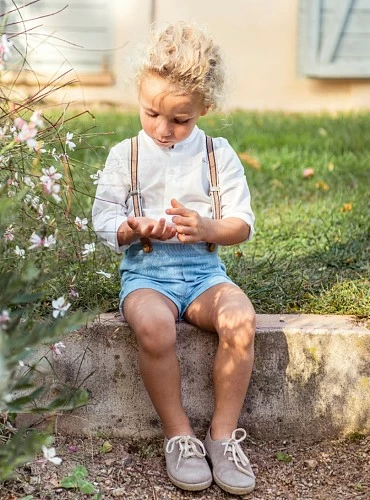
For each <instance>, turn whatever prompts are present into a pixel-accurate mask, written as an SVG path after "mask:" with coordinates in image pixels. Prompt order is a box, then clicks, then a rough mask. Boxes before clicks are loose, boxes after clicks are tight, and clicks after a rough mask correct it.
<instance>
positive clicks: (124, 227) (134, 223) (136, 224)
mask: <svg viewBox="0 0 370 500" xmlns="http://www.w3.org/2000/svg"><path fill="white" fill-rule="evenodd" d="M175 234H176V226H175V225H173V224H171V223H170V224H169V223H166V220H165V219H159V221H156V220H154V219H150V218H149V217H128V218H127V221H125V222H123V223H122V224H121V225H120V226H119V228H118V231H117V239H118V244H119V245H129V244H130V243H132V242H133V241H135V240H139V239H140V238H151V239H155V240H160V241H165V240H169V239H171V238H173V237H174V236H175Z"/></svg>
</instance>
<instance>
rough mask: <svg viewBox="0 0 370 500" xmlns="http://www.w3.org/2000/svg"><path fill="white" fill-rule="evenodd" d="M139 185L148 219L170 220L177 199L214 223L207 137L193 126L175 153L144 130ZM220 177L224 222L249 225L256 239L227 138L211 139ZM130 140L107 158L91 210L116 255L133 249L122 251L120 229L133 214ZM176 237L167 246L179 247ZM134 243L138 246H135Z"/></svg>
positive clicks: (97, 228) (241, 171) (245, 191)
mask: <svg viewBox="0 0 370 500" xmlns="http://www.w3.org/2000/svg"><path fill="white" fill-rule="evenodd" d="M138 143H139V153H138V181H139V185H140V189H141V194H142V208H143V214H144V216H145V217H150V218H153V219H156V220H158V219H160V218H161V217H163V218H165V219H166V220H168V221H171V219H172V216H170V215H167V214H166V213H165V210H166V209H167V208H171V199H172V198H176V199H177V201H178V202H180V203H181V204H182V205H184V206H185V207H187V208H189V209H191V210H196V211H197V212H198V213H199V215H200V216H201V217H209V218H212V203H211V199H210V194H209V193H210V181H209V166H208V159H207V148H206V138H205V134H204V132H203V131H202V130H200V129H199V128H198V127H195V128H194V130H193V131H192V133H191V134H190V136H189V137H188V138H187V139H185V140H184V141H182V142H179V143H177V144H175V146H173V147H172V148H167V147H160V146H158V145H157V144H155V142H154V141H153V140H152V139H151V138H150V137H149V136H148V135H147V134H146V133H145V132H144V131H143V130H141V131H140V132H139V138H138ZM213 145H214V150H215V158H216V166H217V171H218V177H219V186H220V199H221V218H222V219H224V218H226V217H238V218H240V219H242V220H243V221H245V222H246V223H247V224H248V225H249V226H250V235H249V239H250V238H251V236H252V234H253V224H254V214H253V211H252V209H251V204H250V192H249V188H248V184H247V181H246V178H245V175H244V168H243V165H242V164H241V162H240V160H239V158H238V156H237V154H236V153H235V151H234V150H233V149H232V147H231V146H230V144H229V143H228V141H227V140H226V139H223V138H221V137H217V138H214V139H213ZM130 148H131V144H130V139H125V140H124V141H122V142H120V143H119V144H117V145H116V146H114V147H113V148H112V149H111V150H110V152H109V155H108V158H107V161H106V164H105V168H104V170H103V173H102V174H101V176H100V178H99V181H98V187H97V191H96V197H95V201H94V205H93V210H92V220H93V226H94V229H95V231H96V233H97V234H98V235H99V237H100V238H101V239H102V240H103V242H104V243H105V244H107V245H108V246H110V247H111V248H112V249H113V250H115V251H116V252H117V253H119V252H123V251H124V250H126V249H127V248H128V247H129V246H130V245H122V246H119V244H118V241H117V231H118V228H119V226H120V225H121V224H122V223H123V222H125V221H126V220H127V217H128V216H129V215H134V209H133V203H132V198H131V196H130V194H129V193H130V185H131V178H130ZM178 242H179V241H178V239H177V237H174V238H172V239H171V240H168V241H166V243H178ZM133 243H134V242H133Z"/></svg>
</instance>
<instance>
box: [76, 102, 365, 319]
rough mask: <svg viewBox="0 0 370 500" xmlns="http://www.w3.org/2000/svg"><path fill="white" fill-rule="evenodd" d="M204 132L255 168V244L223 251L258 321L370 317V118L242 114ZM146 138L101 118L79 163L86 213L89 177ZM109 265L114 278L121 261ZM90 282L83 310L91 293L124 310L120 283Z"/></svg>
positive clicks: (125, 118)
mask: <svg viewBox="0 0 370 500" xmlns="http://www.w3.org/2000/svg"><path fill="white" fill-rule="evenodd" d="M76 125H77V126H76ZM91 125H92V124H91V120H90V121H88V120H87V119H86V118H84V119H82V120H80V121H78V122H74V127H75V131H76V132H82V131H85V130H87V129H88V128H89V127H91ZM200 127H201V128H203V129H204V130H205V131H206V132H207V133H209V134H210V135H213V136H223V137H226V138H227V139H228V140H229V142H230V143H231V144H232V146H233V147H234V148H235V149H236V151H237V152H238V153H248V155H249V157H251V158H252V159H254V160H255V161H254V162H253V161H250V160H248V162H246V161H244V162H243V163H244V166H245V171H246V175H247V179H248V182H249V186H250V190H251V193H252V204H253V208H254V210H255V213H256V234H255V237H254V238H253V240H252V241H251V242H249V243H247V244H243V245H240V246H239V247H237V248H235V247H233V248H223V249H222V250H221V256H222V258H223V260H224V261H225V263H226V266H227V269H228V272H229V274H230V276H231V277H232V278H233V279H234V281H235V282H236V283H237V284H238V285H239V286H241V288H242V289H243V290H245V292H246V293H247V294H248V296H249V297H250V298H251V300H252V302H253V304H254V306H255V308H256V310H257V312H259V313H291V312H304V313H318V314H327V313H334V314H354V315H356V316H358V317H368V316H369V315H370V265H369V256H370V141H369V136H370V114H357V115H356V114H350V115H339V116H336V117H333V116H328V115H319V116H307V115H284V114H281V113H263V114H257V113H246V112H241V111H237V112H235V113H232V114H231V115H229V116H226V117H225V116H221V115H210V116H207V117H204V118H202V119H201V121H200ZM139 129H140V123H139V119H138V117H137V116H136V115H127V114H121V113H118V112H107V113H97V114H96V121H95V128H94V129H93V131H92V132H93V133H94V134H95V133H97V134H98V135H97V136H96V137H94V136H93V137H91V138H90V140H89V144H90V145H91V146H93V148H90V147H85V148H84V146H83V144H82V145H81V146H79V151H76V153H74V155H73V157H74V158H76V159H77V160H78V161H79V162H80V165H81V167H80V168H75V170H74V181H75V183H76V186H77V187H78V186H80V189H81V191H82V192H84V193H88V196H84V201H82V198H83V195H81V204H82V205H83V206H84V210H85V211H88V210H89V207H90V206H91V198H92V196H93V193H94V189H95V186H93V185H92V183H91V181H90V179H89V178H88V177H87V174H88V173H89V174H90V173H91V171H92V169H99V168H100V169H102V168H103V165H104V160H105V157H106V155H107V153H108V150H109V148H110V147H111V146H112V145H113V144H115V143H117V142H119V141H120V140H122V139H124V138H125V137H130V136H132V135H134V134H136V133H137V132H138V130H139ZM111 132H113V133H111ZM99 134H101V135H99ZM256 163H257V166H258V165H259V168H256ZM87 165H88V166H89V167H88V168H87V167H86V166H87ZM305 168H313V169H314V171H315V173H314V175H313V176H312V177H311V178H304V177H303V170H304V169H305ZM86 177H87V178H86ZM345 204H347V205H345ZM346 209H347V210H346ZM99 248H102V246H99ZM101 251H102V250H101ZM104 256H105V257H104V258H105V259H106V261H107V265H108V267H109V269H111V270H112V269H114V268H115V266H116V265H117V262H118V260H119V257H118V258H116V257H115V256H112V255H109V256H108V253H107V252H105V253H104ZM97 258H98V257H97ZM104 270H106V269H104ZM88 276H89V275H88V274H86V273H85V286H84V297H83V298H81V299H80V305H83V303H86V304H88V301H89V294H90V293H93V291H92V289H93V290H94V293H95V294H98V296H99V303H100V304H101V305H102V307H103V308H104V309H110V308H114V307H116V305H117V298H116V296H117V293H118V290H119V281H118V277H117V278H116V280H115V281H114V284H113V285H112V282H111V283H110V284H109V285H108V284H107V283H106V282H103V281H102V280H100V279H99V280H98V279H95V280H94V285H93V286H92V285H91V284H89V283H88Z"/></svg>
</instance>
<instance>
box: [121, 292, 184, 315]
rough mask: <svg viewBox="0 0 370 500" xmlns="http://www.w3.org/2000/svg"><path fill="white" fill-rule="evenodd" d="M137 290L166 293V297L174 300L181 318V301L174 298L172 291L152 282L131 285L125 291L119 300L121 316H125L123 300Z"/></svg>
mask: <svg viewBox="0 0 370 500" xmlns="http://www.w3.org/2000/svg"><path fill="white" fill-rule="evenodd" d="M136 290H155V291H156V292H159V293H160V294H161V295H164V296H165V297H167V298H168V299H170V301H171V302H173V303H174V304H175V306H176V307H177V315H178V319H179V318H180V310H181V304H180V302H179V301H177V300H176V299H174V297H173V296H171V294H170V293H167V292H166V291H165V290H163V289H161V288H160V287H157V286H155V285H152V284H142V285H140V284H139V285H138V286H135V287H130V288H128V289H127V290H125V293H124V294H123V296H122V297H120V301H119V311H120V313H121V316H122V317H123V318H124V315H123V302H124V300H125V299H126V298H127V297H128V296H129V295H130V293H132V292H136Z"/></svg>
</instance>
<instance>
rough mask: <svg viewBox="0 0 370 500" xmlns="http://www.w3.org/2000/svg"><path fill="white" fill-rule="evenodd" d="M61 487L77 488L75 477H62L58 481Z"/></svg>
mask: <svg viewBox="0 0 370 500" xmlns="http://www.w3.org/2000/svg"><path fill="white" fill-rule="evenodd" d="M60 486H61V487H62V488H66V489H68V488H77V479H76V478H75V477H74V476H66V477H63V478H62V479H61V481H60Z"/></svg>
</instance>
